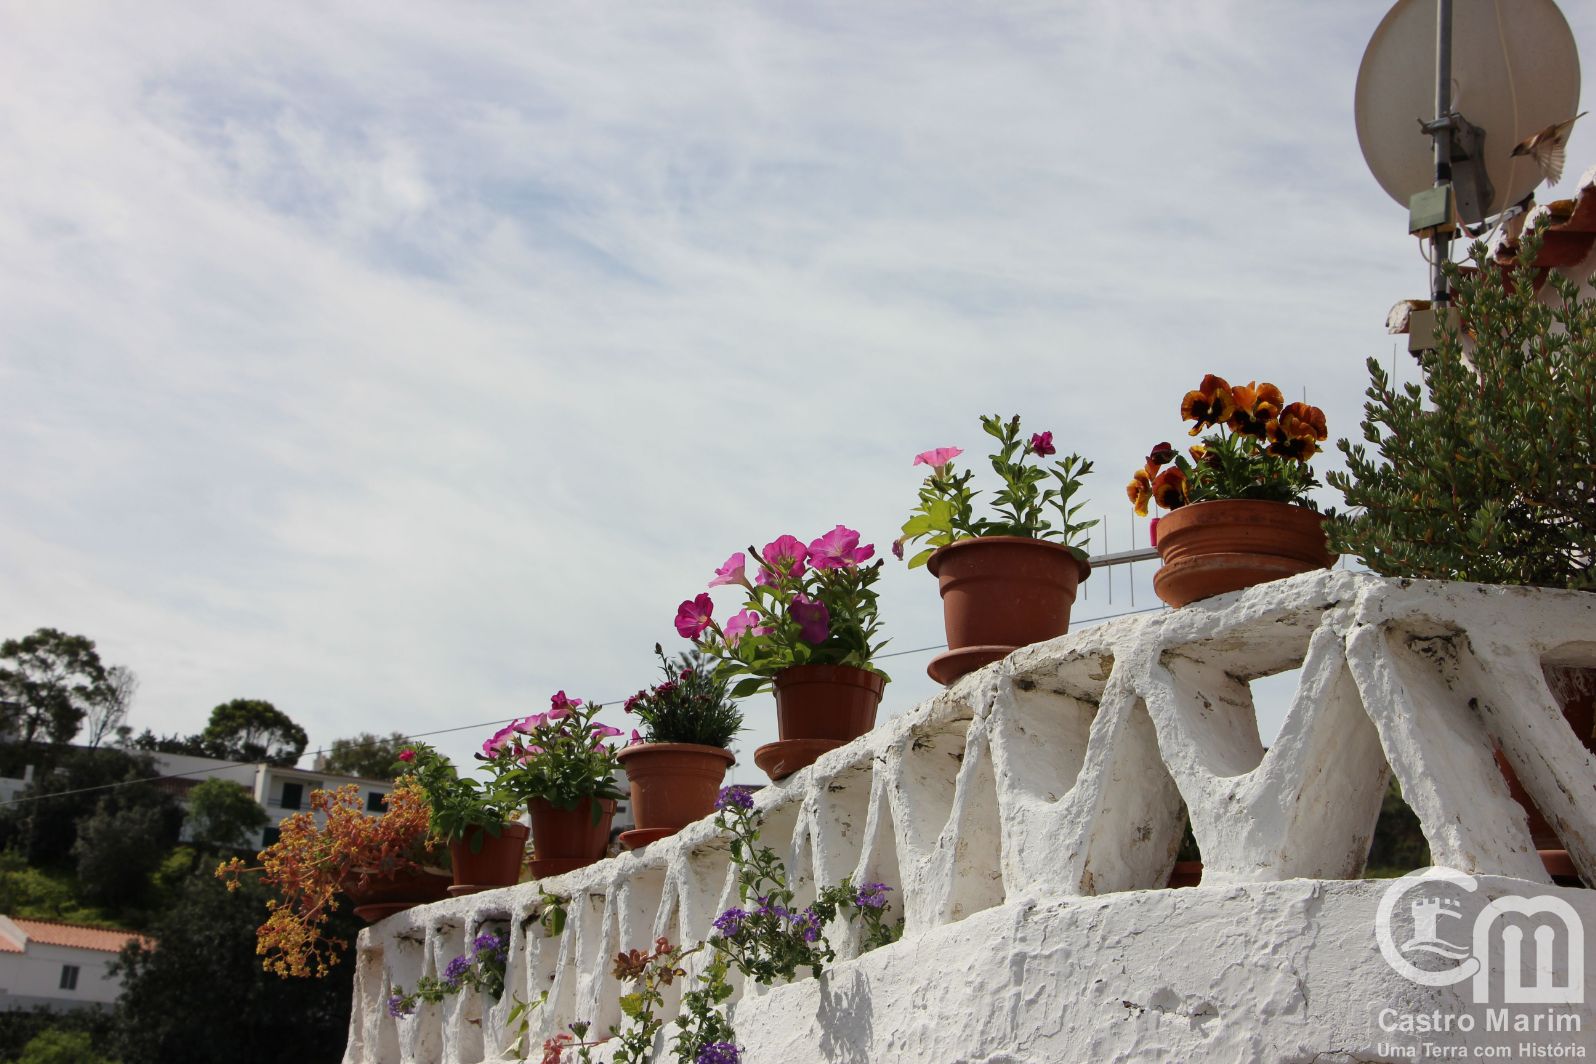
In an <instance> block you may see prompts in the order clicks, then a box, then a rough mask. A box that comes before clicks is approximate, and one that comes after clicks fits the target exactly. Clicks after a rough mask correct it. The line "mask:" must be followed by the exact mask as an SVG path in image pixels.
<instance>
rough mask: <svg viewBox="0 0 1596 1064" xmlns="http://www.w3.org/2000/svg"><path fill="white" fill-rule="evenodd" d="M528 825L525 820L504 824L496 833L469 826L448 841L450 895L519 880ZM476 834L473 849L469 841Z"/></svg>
mask: <svg viewBox="0 0 1596 1064" xmlns="http://www.w3.org/2000/svg"><path fill="white" fill-rule="evenodd" d="M530 833H531V829H530V828H528V827H527V826H526V825H525V824H515V823H510V824H505V825H504V826H503V827H501V828H500V829H499V834H498V835H490V834H488V833H487V832H485V831H483V830H482V829H481V828H472V829H471V830H470V831H469V832H468V833H467V834H466V837H465V838H463V839H456V840H454V841H453V842H451V843H449V863H450V864H451V865H452V866H453V868H454V885H453V886H452V887H450V888H449V893H450V895H452V896H454V897H460V896H461V895H464V894H475V893H477V892H478V891H483V890H493V889H495V888H497V887H513V886H515V885H516V884H517V883H519V882H520V881H521V866H522V865H523V864H525V863H526V838H527V835H528V834H530ZM477 837H480V838H481V839H482V841H481V843H480V844H478V848H477V851H476V852H475V853H472V852H471V846H472V843H473V841H474V840H475V839H476V838H477Z"/></svg>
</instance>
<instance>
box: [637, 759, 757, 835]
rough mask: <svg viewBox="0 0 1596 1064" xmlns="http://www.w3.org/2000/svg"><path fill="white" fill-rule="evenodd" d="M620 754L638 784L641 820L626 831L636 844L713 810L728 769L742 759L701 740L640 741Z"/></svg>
mask: <svg viewBox="0 0 1596 1064" xmlns="http://www.w3.org/2000/svg"><path fill="white" fill-rule="evenodd" d="M616 756H617V757H619V758H620V760H621V767H622V768H624V769H626V778H627V780H628V781H629V782H630V783H631V785H632V818H633V819H634V820H636V821H637V827H635V828H633V829H632V830H631V831H623V832H621V845H622V846H625V847H627V848H629V849H633V850H635V849H638V848H640V847H643V846H647V845H648V844H649V843H651V842H655V841H657V840H659V839H663V838H668V837H669V836H671V835H674V834H676V833H677V832H678V831H680V830H682V828H684V827H686V826H687V825H688V824H691V823H692V822H693V821H695V820H702V819H703V818H704V817H706V816H708V815H709V814H710V813H713V812H714V811H715V796H716V795H717V794H719V793H720V785H721V782H722V781H723V780H725V778H726V770H727V769H728V768H730V767H731V766H732V765H734V764H736V758H734V757H733V756H732V752H731V751H730V750H725V749H722V748H721V747H718V746H703V745H700V744H698V743H639V744H637V745H636V746H628V747H627V748H626V749H624V750H622V751H620V753H618V754H617V755H616Z"/></svg>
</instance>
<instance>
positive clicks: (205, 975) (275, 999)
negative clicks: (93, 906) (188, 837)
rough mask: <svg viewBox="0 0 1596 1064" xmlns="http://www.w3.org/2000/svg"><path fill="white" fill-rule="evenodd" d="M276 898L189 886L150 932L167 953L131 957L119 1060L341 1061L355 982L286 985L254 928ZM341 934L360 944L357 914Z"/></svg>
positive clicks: (133, 949) (208, 882) (210, 884)
mask: <svg viewBox="0 0 1596 1064" xmlns="http://www.w3.org/2000/svg"><path fill="white" fill-rule="evenodd" d="M267 897H268V892H267V891H266V889H265V888H263V887H261V886H259V885H257V884H255V883H254V882H252V881H250V882H245V883H244V884H242V885H241V887H240V889H239V890H238V891H237V892H235V893H230V892H229V891H228V890H227V889H226V888H225V887H224V886H223V885H222V884H221V883H220V882H218V881H217V880H216V879H214V878H212V877H211V876H208V875H198V876H193V877H190V878H189V879H188V880H186V881H185V882H184V883H183V884H182V886H181V889H180V890H179V891H178V892H177V895H176V897H175V898H174V899H173V902H172V904H171V905H170V906H169V907H168V908H167V909H165V910H164V911H163V912H162V913H161V914H160V916H159V918H158V919H157V920H156V921H155V923H154V925H153V926H152V927H151V928H150V932H151V934H152V935H153V936H154V937H155V938H156V939H157V940H158V942H159V946H158V947H157V948H156V949H153V950H146V949H143V948H142V947H141V946H139V945H138V944H137V943H133V944H130V945H129V946H128V947H127V948H126V949H124V950H123V952H122V955H121V957H120V958H119V959H118V961H117V962H116V963H117V966H118V968H119V970H120V973H121V976H122V980H123V990H122V996H121V998H120V999H119V1000H118V1002H117V1014H116V1036H115V1043H114V1046H113V1048H114V1051H115V1053H116V1054H117V1055H118V1056H119V1057H120V1059H121V1060H122V1062H123V1064H212V1062H214V1061H218V1060H225V1061H228V1062H229V1064H281V1062H282V1061H286V1060H337V1059H338V1058H339V1057H340V1056H341V1055H342V1053H343V1047H344V1043H345V1041H346V1040H347V1038H348V1031H349V1009H350V1003H351V991H352V988H353V984H352V982H351V980H349V979H279V978H277V977H276V976H275V975H272V974H270V973H268V972H267V971H266V970H265V969H264V968H262V966H261V961H260V957H259V956H257V955H256V952H255V928H256V925H258V924H259V923H260V922H261V920H262V919H263V918H264V917H265V915H266V899H267ZM333 920H334V922H335V924H336V929H335V931H336V934H337V935H338V936H339V937H341V938H346V939H347V940H349V941H353V939H354V937H355V934H356V932H357V931H358V930H359V927H358V924H357V922H356V921H355V920H354V919H353V918H352V917H350V916H348V914H346V913H343V912H339V913H336V914H334V915H333Z"/></svg>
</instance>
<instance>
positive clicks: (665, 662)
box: [625, 643, 743, 747]
mask: <svg viewBox="0 0 1596 1064" xmlns="http://www.w3.org/2000/svg"><path fill="white" fill-rule="evenodd" d="M654 654H655V655H656V656H657V657H658V658H659V664H660V671H661V672H662V673H664V674H665V679H664V680H662V681H660V682H659V683H657V684H655V685H654V686H652V687H649V688H646V689H644V690H642V691H639V692H637V694H635V695H633V696H632V697H631V698H628V699H627V700H626V707H625V708H626V712H628V713H630V714H632V715H633V716H635V717H637V719H638V720H639V721H641V722H642V725H643V731H642V733H641V735H639V733H637V732H633V739H632V741H633V742H637V741H638V739H639V738H641V740H642V741H643V742H646V743H697V744H699V745H701V746H718V747H727V746H730V745H731V741H732V739H733V738H734V737H735V736H736V735H737V733H738V732H740V731H742V730H743V714H742V710H740V709H738V708H737V703H736V702H733V701H732V700H731V698H730V697H729V696H728V694H727V690H728V688H729V687H730V681H729V680H728V679H727V678H726V677H725V676H724V675H722V674H720V673H719V672H717V671H716V669H715V667H714V663H713V662H711V661H710V660H709V659H708V657H707V656H706V655H705V654H703V653H702V652H701V651H699V650H697V649H694V650H690V651H688V652H687V653H685V654H681V655H678V656H677V657H675V658H667V657H666V656H665V651H664V650H663V649H662V648H661V647H660V645H659V644H658V643H655V644H654Z"/></svg>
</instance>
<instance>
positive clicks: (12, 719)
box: [0, 628, 110, 745]
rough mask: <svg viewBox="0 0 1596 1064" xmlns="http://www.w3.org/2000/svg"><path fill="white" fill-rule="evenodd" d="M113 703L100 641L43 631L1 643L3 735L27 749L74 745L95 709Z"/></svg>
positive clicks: (0, 719) (0, 717)
mask: <svg viewBox="0 0 1596 1064" xmlns="http://www.w3.org/2000/svg"><path fill="white" fill-rule="evenodd" d="M108 697H110V680H109V678H108V677H107V675H106V669H105V666H104V665H103V664H101V662H100V655H99V653H98V652H97V651H96V650H95V649H94V640H92V639H89V638H87V637H85V636H81V635H67V634H66V633H65V632H62V631H59V630H57V629H55V628H40V629H38V630H37V631H35V632H34V633H33V634H32V635H28V636H24V637H23V638H21V639H7V640H6V641H5V642H4V643H0V734H5V735H10V736H12V737H15V738H16V739H18V740H20V741H21V742H22V743H23V744H25V745H26V744H31V743H32V742H33V741H34V739H35V738H37V737H39V736H41V735H43V736H48V738H49V740H50V741H51V742H53V743H60V744H65V743H69V742H71V741H72V737H73V736H74V735H76V734H77V733H78V727H79V726H80V725H81V724H82V722H83V718H84V717H85V716H87V715H88V713H89V709H90V708H91V707H92V706H94V705H96V704H98V703H100V702H102V701H104V700H105V699H106V698H108Z"/></svg>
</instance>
